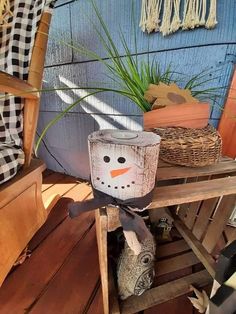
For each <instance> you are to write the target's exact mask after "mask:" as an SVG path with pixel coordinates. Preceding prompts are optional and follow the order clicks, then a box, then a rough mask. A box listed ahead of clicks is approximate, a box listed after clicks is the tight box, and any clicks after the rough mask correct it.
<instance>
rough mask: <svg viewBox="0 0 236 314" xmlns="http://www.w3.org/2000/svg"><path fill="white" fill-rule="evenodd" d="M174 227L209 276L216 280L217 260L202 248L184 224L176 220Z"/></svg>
mask: <svg viewBox="0 0 236 314" xmlns="http://www.w3.org/2000/svg"><path fill="white" fill-rule="evenodd" d="M174 225H175V227H176V229H177V230H178V231H179V233H180V234H181V235H182V237H183V238H184V239H185V241H186V242H187V243H188V245H189V246H190V248H191V249H192V250H193V252H194V253H195V255H196V256H197V257H198V259H199V260H200V261H201V262H202V264H203V265H204V266H205V268H206V269H207V271H208V272H209V274H210V275H211V276H212V277H213V278H214V277H215V267H214V264H215V260H214V259H213V257H212V256H211V255H210V254H209V253H208V252H207V250H206V249H205V248H204V247H203V246H202V244H201V243H200V242H199V241H198V240H197V239H196V238H195V237H194V235H193V234H192V232H191V231H190V230H189V229H188V228H187V227H186V226H185V225H184V223H183V222H182V221H181V220H179V219H176V220H174Z"/></svg>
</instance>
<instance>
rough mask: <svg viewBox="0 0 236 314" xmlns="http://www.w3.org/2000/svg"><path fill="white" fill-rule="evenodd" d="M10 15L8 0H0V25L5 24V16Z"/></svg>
mask: <svg viewBox="0 0 236 314" xmlns="http://www.w3.org/2000/svg"><path fill="white" fill-rule="evenodd" d="M7 15H11V16H12V12H11V7H10V0H0V26H7V25H8V24H7V22H6V16H7Z"/></svg>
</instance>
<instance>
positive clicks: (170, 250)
mask: <svg viewBox="0 0 236 314" xmlns="http://www.w3.org/2000/svg"><path fill="white" fill-rule="evenodd" d="M187 250H189V246H188V244H187V243H186V241H185V240H183V239H182V240H177V241H174V242H170V243H167V244H163V245H160V246H159V245H158V247H157V258H164V257H168V256H170V255H175V254H178V253H182V252H185V251H187Z"/></svg>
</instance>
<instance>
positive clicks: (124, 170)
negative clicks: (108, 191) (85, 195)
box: [110, 167, 130, 178]
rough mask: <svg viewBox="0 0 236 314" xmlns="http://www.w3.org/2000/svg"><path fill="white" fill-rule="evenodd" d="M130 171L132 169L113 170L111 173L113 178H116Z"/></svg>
mask: <svg viewBox="0 0 236 314" xmlns="http://www.w3.org/2000/svg"><path fill="white" fill-rule="evenodd" d="M129 169H130V167H129V168H122V169H115V170H111V171H110V174H111V177H112V178H115V177H117V176H120V175H122V174H124V173H126V172H127V171H128V170H129Z"/></svg>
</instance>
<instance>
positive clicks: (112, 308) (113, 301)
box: [91, 264, 121, 314]
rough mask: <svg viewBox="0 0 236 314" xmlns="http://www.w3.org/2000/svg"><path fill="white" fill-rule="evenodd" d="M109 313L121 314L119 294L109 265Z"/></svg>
mask: <svg viewBox="0 0 236 314" xmlns="http://www.w3.org/2000/svg"><path fill="white" fill-rule="evenodd" d="M108 271H109V283H108V287H109V313H111V314H120V313H121V312H120V305H119V300H118V292H117V288H116V286H115V281H114V277H113V274H112V268H111V265H110V264H109V270H108ZM91 314H92V313H91Z"/></svg>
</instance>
